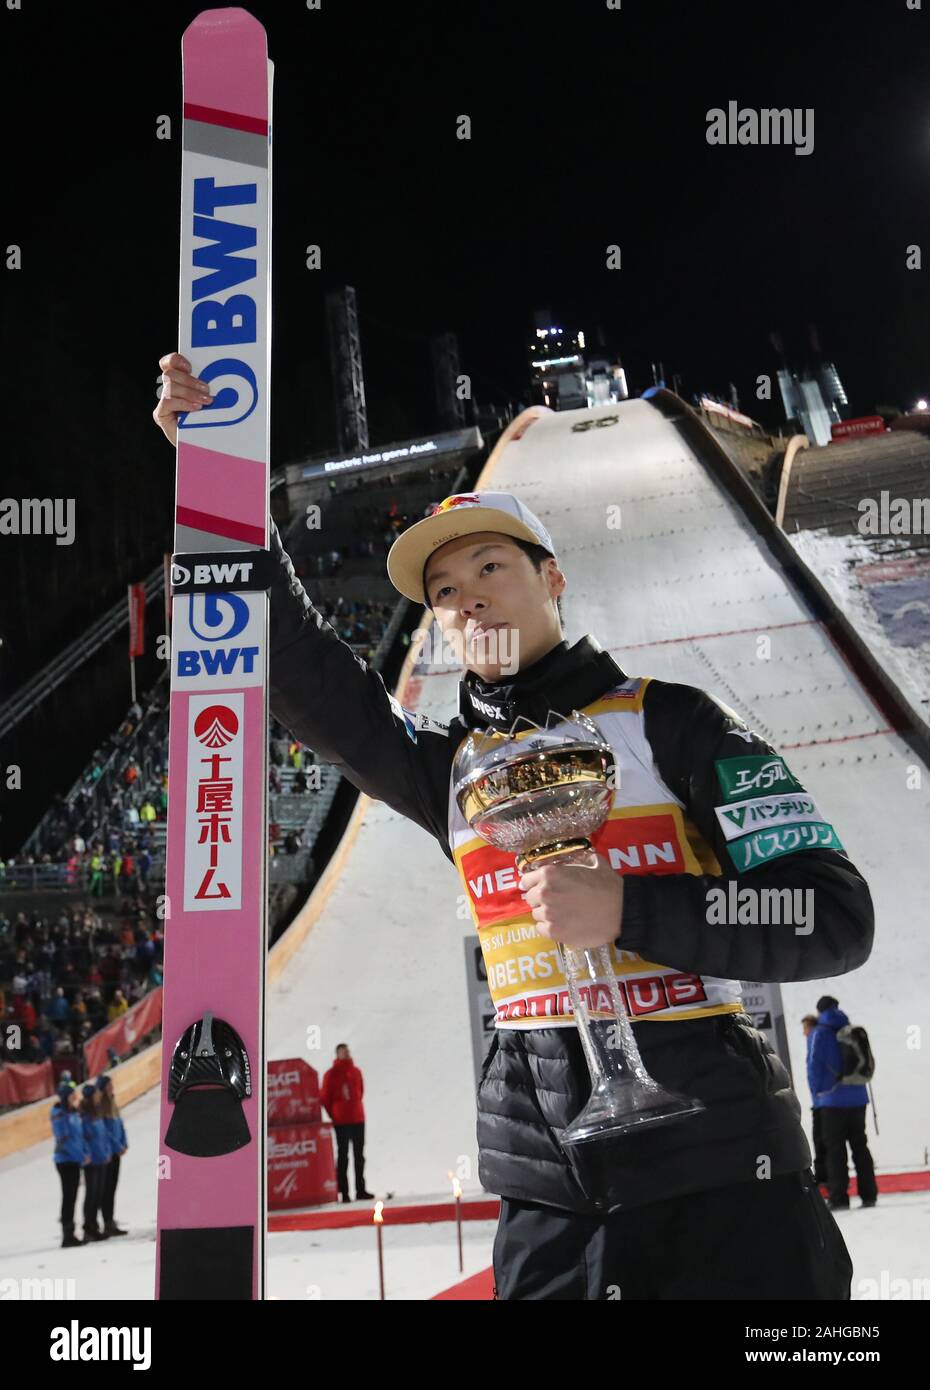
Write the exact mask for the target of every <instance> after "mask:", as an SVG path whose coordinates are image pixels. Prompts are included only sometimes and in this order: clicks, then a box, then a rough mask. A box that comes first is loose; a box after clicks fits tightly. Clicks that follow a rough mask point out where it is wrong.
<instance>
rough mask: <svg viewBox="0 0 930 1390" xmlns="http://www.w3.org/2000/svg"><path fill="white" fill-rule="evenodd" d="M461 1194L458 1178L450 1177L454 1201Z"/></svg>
mask: <svg viewBox="0 0 930 1390" xmlns="http://www.w3.org/2000/svg"><path fill="white" fill-rule="evenodd" d="M461 1195H462V1184H461V1183H460V1182H459V1180H458V1178H453V1179H452V1196H453V1197H454V1198H455V1200H456V1201H458V1199H459V1198H460V1197H461Z"/></svg>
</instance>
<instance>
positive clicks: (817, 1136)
mask: <svg viewBox="0 0 930 1390" xmlns="http://www.w3.org/2000/svg"><path fill="white" fill-rule="evenodd" d="M811 1126H812V1129H813V1135H814V1178H815V1180H816V1181H817V1182H818V1183H821V1182H826V1181H827V1146H826V1144H825V1143H824V1138H823V1110H822V1109H821V1108H820V1106H819V1105H815V1106H814V1107H813V1109H812V1110H811Z"/></svg>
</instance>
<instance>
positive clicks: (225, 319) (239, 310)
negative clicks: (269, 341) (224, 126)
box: [178, 177, 258, 430]
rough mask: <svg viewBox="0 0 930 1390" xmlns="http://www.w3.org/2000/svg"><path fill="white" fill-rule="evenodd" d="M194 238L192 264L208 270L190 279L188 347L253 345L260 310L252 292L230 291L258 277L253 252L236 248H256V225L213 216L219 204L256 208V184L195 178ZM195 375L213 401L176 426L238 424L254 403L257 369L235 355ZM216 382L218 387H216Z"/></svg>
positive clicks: (256, 396)
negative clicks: (196, 241)
mask: <svg viewBox="0 0 930 1390" xmlns="http://www.w3.org/2000/svg"><path fill="white" fill-rule="evenodd" d="M193 201H194V221H193V232H194V236H195V237H198V238H200V239H201V240H202V241H203V242H204V243H206V244H205V245H202V246H198V247H197V249H196V250H195V251H194V255H193V265H194V267H195V268H196V269H198V270H206V271H207V272H208V274H206V275H201V276H199V278H197V279H196V280H194V282H193V287H192V298H193V301H194V302H193V304H192V306H191V320H190V344H191V350H192V351H196V350H197V349H198V348H206V349H207V350H208V351H211V350H214V349H217V348H228V347H232V346H235V345H238V344H244V343H252V344H254V343H256V342H257V338H258V310H257V307H256V302H255V296H254V293H253V294H245V293H239V294H229V295H228V297H226V298H224V299H219V298H217V296H218V295H226V293H227V291H229V290H232V289H234V288H235V287H236V286H240V285H245V284H247V283H248V282H249V281H254V280H255V278H256V270H257V263H256V260H255V257H254V256H243V255H240V254H239V253H240V252H243V251H248V250H254V249H255V247H256V245H257V241H258V234H257V231H256V228H255V227H254V226H251V227H250V226H244V225H243V224H242V223H240V222H226V221H224V220H223V218H222V217H218V216H217V209H218V208H232V207H249V206H251V207H253V208H254V207H255V205H256V204H257V201H258V197H257V185H256V184H254V183H240V184H219V185H218V184H217V182H216V180H215V179H214V178H212V177H210V178H201V179H195V180H194V200H193ZM197 375H198V376H199V377H200V378H201V380H203V381H206V382H208V383H209V384H210V385H211V386H213V387H214V389H213V391H212V395H213V397H214V399H213V402H212V403H211V404H210V405H207V406H204V407H203V408H202V409H201V410H199V411H196V412H193V413H184V414H181V415H179V416H178V428H179V429H185V430H196V429H213V428H215V427H217V426H229V425H238V424H241V422H242V421H243V420H246V419H247V418H248V417H249V416H250V415H251V414H252V412H253V410H254V409H255V407H256V406H257V404H258V382H257V380H256V377H255V372H254V371H253V370H252V368H251V367H250V366H249V365H248V363H247V362H243V361H242V360H241V359H240V358H238V357H218V358H216V359H215V360H214V361H212V362H210V363H209V364H208V365H207V366H205V367H202V368H199V369H198V372H197ZM214 383H216V385H215V386H214ZM205 417H206V418H205Z"/></svg>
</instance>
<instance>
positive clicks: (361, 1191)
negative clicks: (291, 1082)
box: [320, 1043, 374, 1202]
mask: <svg viewBox="0 0 930 1390" xmlns="http://www.w3.org/2000/svg"><path fill="white" fill-rule="evenodd" d="M364 1094H365V1082H364V1081H363V1080H362V1073H361V1072H360V1071H359V1069H358V1067H357V1066H356V1065H355V1063H354V1062H353V1061H352V1058H351V1056H350V1055H349V1044H348V1043H340V1044H339V1045H338V1047H337V1048H336V1059H335V1061H334V1062H333V1065H332V1066H331V1067H330V1069H329V1071H328V1072H327V1073H326V1075H325V1076H324V1077H323V1089H322V1091H321V1092H320V1098H321V1100H322V1101H323V1106H324V1109H325V1110H326V1113H327V1115H329V1117H330V1119H331V1120H332V1122H333V1125H334V1127H335V1130H336V1175H337V1177H338V1179H339V1198H340V1201H343V1202H349V1201H351V1198H350V1197H349V1144H350V1143H351V1145H352V1152H353V1156H354V1159H355V1200H356V1201H357V1202H361V1201H363V1200H364V1199H366V1198H369V1197H372V1196H374V1193H372V1192H366V1190H365V1107H364V1105H363V1104H362V1096H363V1095H364Z"/></svg>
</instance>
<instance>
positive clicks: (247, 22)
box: [181, 5, 266, 51]
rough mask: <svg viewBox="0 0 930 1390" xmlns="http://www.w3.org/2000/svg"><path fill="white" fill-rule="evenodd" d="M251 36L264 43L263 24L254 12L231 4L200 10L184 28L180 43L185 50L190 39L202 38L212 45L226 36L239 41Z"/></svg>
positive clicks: (195, 40) (194, 40)
mask: <svg viewBox="0 0 930 1390" xmlns="http://www.w3.org/2000/svg"><path fill="white" fill-rule="evenodd" d="M251 36H255V37H256V38H260V39H261V41H262V43H264V42H265V38H266V35H265V26H264V25H263V24H262V23H261V21H260V20H258V19H256V18H255V16H254V14H250V13H249V11H248V10H244V9H242V7H241V6H240V5H231V6H230V7H229V8H228V9H222V10H201V12H200V14H199V15H197V17H196V18H195V19H192V20H191V22H190V24H188V26H187V28H186V29H185V30H184V33H183V35H182V36H181V44H182V46H183V47H184V48H185V51H186V48H187V45H188V43H189V42H190V41H193V42H197V41H199V40H201V39H203V40H207V41H208V42H209V43H210V44H211V45H214V44H216V43H218V42H223V41H224V40H225V39H226V38H227V37H228V38H230V39H232V40H235V41H236V42H241V41H242V40H243V39H244V38H246V37H251Z"/></svg>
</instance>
